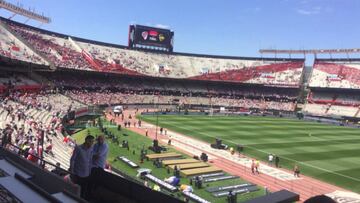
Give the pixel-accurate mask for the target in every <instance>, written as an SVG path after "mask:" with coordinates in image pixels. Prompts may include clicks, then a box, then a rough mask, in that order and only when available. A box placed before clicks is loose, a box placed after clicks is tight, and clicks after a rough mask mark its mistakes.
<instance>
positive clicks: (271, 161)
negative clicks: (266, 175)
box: [269, 154, 274, 166]
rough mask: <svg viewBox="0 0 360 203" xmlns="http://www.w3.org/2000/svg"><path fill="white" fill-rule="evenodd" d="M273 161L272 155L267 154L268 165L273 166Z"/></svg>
mask: <svg viewBox="0 0 360 203" xmlns="http://www.w3.org/2000/svg"><path fill="white" fill-rule="evenodd" d="M273 161H274V155H272V154H269V165H270V166H271V165H272V164H273Z"/></svg>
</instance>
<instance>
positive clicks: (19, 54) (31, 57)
mask: <svg viewBox="0 0 360 203" xmlns="http://www.w3.org/2000/svg"><path fill="white" fill-rule="evenodd" d="M0 28H1V29H0V55H2V56H5V57H7V58H11V59H16V60H20V61H26V62H31V63H36V64H42V65H48V63H47V62H46V61H45V60H44V59H42V58H41V57H40V56H38V55H37V54H36V53H34V52H33V51H32V50H31V49H29V48H28V47H26V45H24V44H23V43H22V42H21V41H20V40H18V39H17V38H16V37H15V36H13V35H12V34H11V33H10V32H8V31H7V30H6V29H4V28H2V26H1V25H0Z"/></svg>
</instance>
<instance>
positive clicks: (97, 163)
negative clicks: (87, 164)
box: [88, 135, 109, 194]
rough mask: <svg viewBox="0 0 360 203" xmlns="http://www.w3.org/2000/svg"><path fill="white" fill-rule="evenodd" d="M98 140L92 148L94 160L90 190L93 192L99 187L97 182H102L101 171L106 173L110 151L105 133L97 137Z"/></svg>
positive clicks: (90, 192)
mask: <svg viewBox="0 0 360 203" xmlns="http://www.w3.org/2000/svg"><path fill="white" fill-rule="evenodd" d="M96 140H97V142H96V144H94V147H93V148H92V162H91V175H90V183H89V188H88V192H89V194H92V192H93V191H94V190H95V189H96V188H97V184H99V183H100V184H101V178H100V176H101V173H104V169H105V166H106V159H107V155H108V151H109V146H108V144H107V143H106V142H105V137H104V135H99V136H98V137H97V139H96Z"/></svg>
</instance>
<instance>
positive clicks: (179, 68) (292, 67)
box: [3, 22, 304, 86]
mask: <svg viewBox="0 0 360 203" xmlns="http://www.w3.org/2000/svg"><path fill="white" fill-rule="evenodd" d="M4 23H6V24H7V27H9V29H10V30H11V31H12V32H13V33H16V36H17V37H18V38H19V39H22V41H26V42H27V43H26V44H27V45H29V46H31V47H32V48H33V49H34V50H36V51H37V52H38V53H41V55H42V57H44V58H45V59H46V60H48V61H49V62H52V63H54V64H55V65H56V66H57V67H63V68H71V69H80V70H95V71H101V72H118V73H119V72H120V73H123V74H127V75H147V76H152V77H168V78H197V79H202V80H225V81H237V82H244V83H255V84H267V85H281V86H297V85H299V82H300V78H301V76H302V69H303V65H304V63H303V62H301V61H276V60H272V59H267V60H265V59H241V58H221V57H209V56H195V55H193V56H192V55H171V54H165V53H154V52H149V51H139V50H130V49H125V48H124V47H118V46H111V45H104V44H100V43H99V44H96V43H91V42H84V41H80V40H76V39H74V40H73V39H70V37H69V36H65V35H59V34H50V33H47V32H45V31H40V30H37V29H34V28H31V27H26V26H22V25H19V24H16V23H12V22H4ZM3 36H5V35H3ZM5 38H6V36H5ZM7 38H9V37H7ZM14 38H16V37H14ZM18 41H19V40H18ZM15 47H16V46H15ZM24 47H26V45H24ZM29 49H30V48H29ZM3 54H5V55H6V53H3ZM31 57H37V58H34V62H38V61H39V60H41V57H40V56H37V55H36V54H32V56H31ZM25 58H26V57H25ZM42 61H44V60H42Z"/></svg>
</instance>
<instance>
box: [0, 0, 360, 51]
mask: <svg viewBox="0 0 360 203" xmlns="http://www.w3.org/2000/svg"><path fill="white" fill-rule="evenodd" d="M7 1H8V2H11V3H15V4H17V2H19V4H22V6H23V7H24V8H31V9H35V10H36V11H37V12H40V13H44V14H45V15H48V16H50V17H51V18H52V23H51V24H48V25H42V26H41V28H43V29H48V30H51V31H56V32H60V33H65V34H70V35H74V36H78V37H82V38H88V39H93V40H99V41H105V42H110V43H115V44H122V45H126V44H127V38H128V26H129V24H132V23H135V24H143V25H149V26H160V27H165V28H169V29H172V30H174V31H175V51H177V52H191V53H206V54H218V55H237V56H260V54H259V53H258V50H259V49H260V48H277V49H312V48H358V47H360V46H359V45H360V38H359V36H360V27H359V26H358V23H357V21H358V19H360V13H359V12H358V10H359V9H360V1H359V0H276V1H275V0H249V1H241V0H223V1H220V0H196V1H194V0H177V1H175V0H174V1H168V0H157V1H145V0H137V1H131V0H107V1H98V0H97V1H95V0H88V1H74V0H62V1H55V0H23V1H15V0H7ZM0 14H1V16H5V17H9V16H11V14H10V13H7V12H6V11H4V10H0ZM13 19H14V20H17V21H19V22H24V21H25V20H26V19H25V18H22V17H18V16H16V17H14V18H13ZM28 24H30V25H34V26H39V25H40V23H38V22H34V21H30V22H29V23H28ZM354 56H356V55H354ZM356 57H357V56H356Z"/></svg>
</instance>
